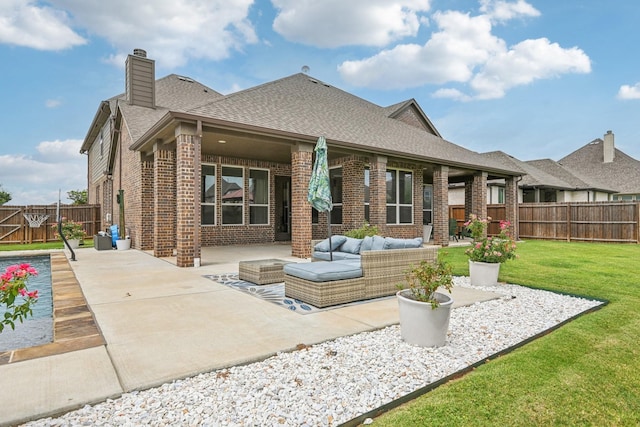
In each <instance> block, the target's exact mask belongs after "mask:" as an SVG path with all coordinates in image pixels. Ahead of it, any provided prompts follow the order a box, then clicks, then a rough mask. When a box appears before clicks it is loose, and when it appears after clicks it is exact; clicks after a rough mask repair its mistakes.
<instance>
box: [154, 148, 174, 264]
mask: <svg viewBox="0 0 640 427" xmlns="http://www.w3.org/2000/svg"><path fill="white" fill-rule="evenodd" d="M154 164H155V166H154V177H153V181H154V183H155V184H154V186H153V188H154V193H155V195H154V200H153V202H154V205H153V209H151V210H150V211H151V212H152V213H153V217H152V218H149V221H150V222H154V227H153V234H152V237H153V242H152V245H153V250H154V255H155V256H157V257H167V256H171V255H172V254H173V249H175V247H176V153H175V151H174V150H173V149H169V148H161V149H157V150H156V151H155V153H154Z"/></svg>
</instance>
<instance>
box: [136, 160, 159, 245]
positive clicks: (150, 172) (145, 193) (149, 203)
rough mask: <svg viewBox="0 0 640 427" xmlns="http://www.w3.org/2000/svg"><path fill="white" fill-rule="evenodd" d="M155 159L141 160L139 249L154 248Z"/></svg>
mask: <svg viewBox="0 0 640 427" xmlns="http://www.w3.org/2000/svg"><path fill="white" fill-rule="evenodd" d="M154 163H155V161H154V160H151V159H149V158H147V157H145V160H143V161H142V162H141V171H142V180H141V181H142V185H141V188H140V204H141V208H142V209H141V215H140V232H139V233H138V235H137V236H136V238H137V239H136V241H135V242H133V243H135V247H136V248H137V249H142V250H149V249H152V248H153V240H154V233H153V230H154V228H155V224H154V217H153V212H154V206H155V202H154V200H155V194H154V184H153V183H154V177H155V176H154Z"/></svg>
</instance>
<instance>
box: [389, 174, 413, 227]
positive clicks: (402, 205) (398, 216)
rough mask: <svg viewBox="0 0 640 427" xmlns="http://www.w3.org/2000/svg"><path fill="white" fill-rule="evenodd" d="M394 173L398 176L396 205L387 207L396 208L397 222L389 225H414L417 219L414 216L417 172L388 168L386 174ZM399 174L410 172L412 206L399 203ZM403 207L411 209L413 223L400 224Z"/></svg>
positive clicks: (390, 204)
mask: <svg viewBox="0 0 640 427" xmlns="http://www.w3.org/2000/svg"><path fill="white" fill-rule="evenodd" d="M391 171H394V173H395V175H396V203H387V207H389V206H395V207H396V222H391V223H389V222H388V223H387V225H413V223H414V221H415V218H414V215H413V204H414V200H413V199H414V197H413V196H414V194H413V189H414V186H415V182H414V181H415V171H412V170H411V169H401V168H397V169H396V168H387V170H386V172H391ZM399 172H410V173H411V204H410V205H408V204H406V203H398V200H399V199H400V180H399V179H398V173H399ZM401 207H410V208H411V222H400V208H401Z"/></svg>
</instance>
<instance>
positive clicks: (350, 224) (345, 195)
mask: <svg viewBox="0 0 640 427" xmlns="http://www.w3.org/2000/svg"><path fill="white" fill-rule="evenodd" d="M363 223H364V162H363V161H362V160H360V159H348V160H346V161H345V162H344V163H343V164H342V228H343V229H344V230H352V229H356V228H360V227H361V226H362V224H363Z"/></svg>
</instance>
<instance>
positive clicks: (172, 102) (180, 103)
mask: <svg viewBox="0 0 640 427" xmlns="http://www.w3.org/2000/svg"><path fill="white" fill-rule="evenodd" d="M222 97H224V95H222V94H221V93H218V92H216V91H215V90H213V89H211V88H209V87H207V86H205V85H203V84H202V83H199V82H197V81H195V80H193V79H190V78H188V77H183V76H179V75H177V74H170V75H168V76H166V77H163V78H161V79H158V80H156V108H145V107H139V106H136V105H129V104H128V103H127V102H126V100H125V94H124V93H123V94H120V95H118V96H116V97H115V99H118V106H119V107H120V109H121V110H122V114H123V116H124V117H125V120H126V124H127V127H128V129H129V132H130V133H131V138H132V140H133V141H136V140H137V139H138V138H140V137H141V136H142V135H143V134H144V133H145V132H146V131H147V130H149V128H151V126H153V125H154V124H155V123H156V122H157V121H158V120H160V118H161V117H163V116H164V115H165V114H167V113H168V112H169V111H181V112H184V111H187V110H189V109H191V108H193V107H197V106H199V105H203V104H206V103H209V102H211V101H213V100H215V99H219V98H222Z"/></svg>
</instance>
